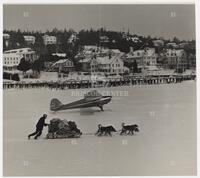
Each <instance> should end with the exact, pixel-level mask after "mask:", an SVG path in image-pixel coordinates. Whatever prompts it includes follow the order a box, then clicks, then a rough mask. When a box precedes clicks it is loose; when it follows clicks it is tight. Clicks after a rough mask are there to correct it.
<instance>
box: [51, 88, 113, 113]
mask: <svg viewBox="0 0 200 178" xmlns="http://www.w3.org/2000/svg"><path fill="white" fill-rule="evenodd" d="M111 99H112V96H102V95H101V94H99V93H98V92H97V91H96V90H92V91H90V92H88V93H87V94H85V95H84V98H83V99H81V100H78V101H74V102H72V103H69V104H62V103H61V102H60V101H59V100H58V99H57V98H53V99H52V100H51V103H50V110H51V111H60V110H66V109H77V108H89V107H99V108H100V109H101V111H103V105H104V104H108V103H109V102H110V101H111Z"/></svg>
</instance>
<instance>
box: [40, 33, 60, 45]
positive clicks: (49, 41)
mask: <svg viewBox="0 0 200 178" xmlns="http://www.w3.org/2000/svg"><path fill="white" fill-rule="evenodd" d="M43 40H44V44H45V45H51V44H56V43H57V38H56V37H55V36H49V35H44V36H43Z"/></svg>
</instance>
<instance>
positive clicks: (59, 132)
mask: <svg viewBox="0 0 200 178" xmlns="http://www.w3.org/2000/svg"><path fill="white" fill-rule="evenodd" d="M81 135H82V133H81V131H80V130H79V129H78V128H77V125H76V123H75V122H73V121H67V120H65V119H64V120H61V119H59V118H54V119H52V120H51V121H50V124H49V127H48V134H47V136H46V138H47V139H58V138H79V137H80V136H81Z"/></svg>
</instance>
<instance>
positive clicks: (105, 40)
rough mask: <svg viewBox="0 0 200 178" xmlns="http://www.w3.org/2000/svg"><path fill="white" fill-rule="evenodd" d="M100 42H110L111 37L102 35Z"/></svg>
mask: <svg viewBox="0 0 200 178" xmlns="http://www.w3.org/2000/svg"><path fill="white" fill-rule="evenodd" d="M100 42H101V43H108V42H109V38H108V37H107V36H100Z"/></svg>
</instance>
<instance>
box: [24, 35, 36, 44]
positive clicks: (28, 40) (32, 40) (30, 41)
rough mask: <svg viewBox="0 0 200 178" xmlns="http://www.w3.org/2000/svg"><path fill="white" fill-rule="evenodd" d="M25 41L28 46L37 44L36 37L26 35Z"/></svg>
mask: <svg viewBox="0 0 200 178" xmlns="http://www.w3.org/2000/svg"><path fill="white" fill-rule="evenodd" d="M24 40H25V42H26V43H27V44H35V37H34V36H31V35H25V36H24Z"/></svg>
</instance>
